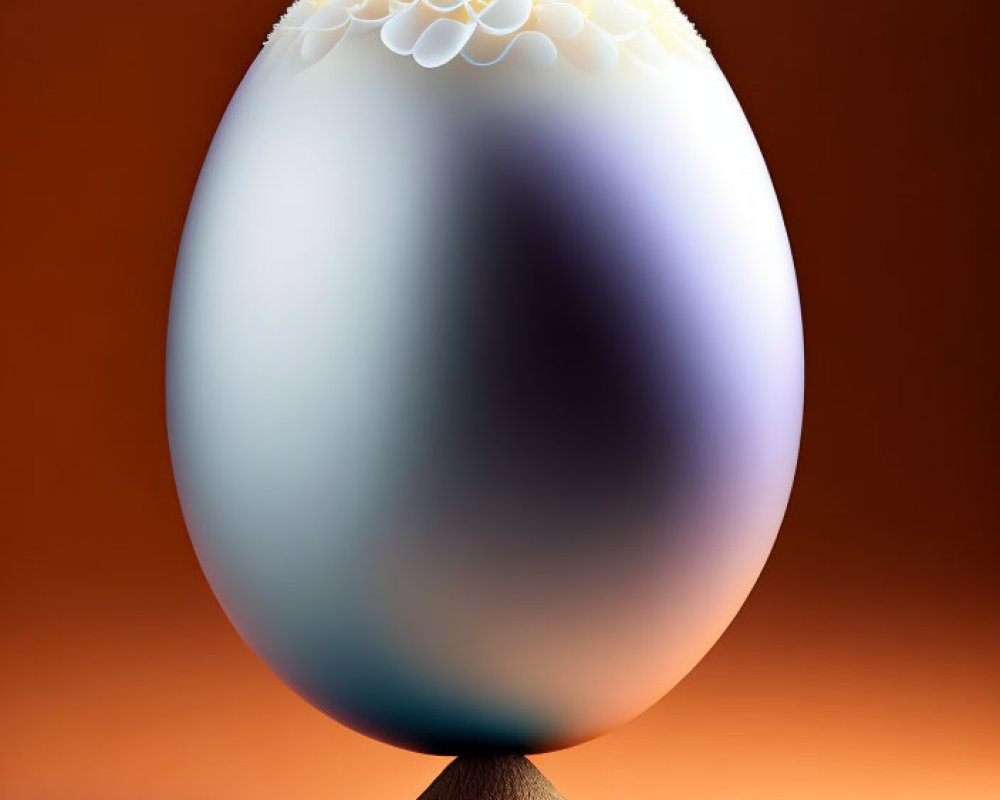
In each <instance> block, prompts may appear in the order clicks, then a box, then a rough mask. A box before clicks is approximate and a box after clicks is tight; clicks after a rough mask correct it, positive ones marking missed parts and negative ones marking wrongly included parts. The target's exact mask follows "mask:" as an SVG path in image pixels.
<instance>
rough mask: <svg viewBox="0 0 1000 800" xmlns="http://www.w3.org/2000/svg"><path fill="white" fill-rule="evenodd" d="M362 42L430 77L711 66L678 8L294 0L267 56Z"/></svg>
mask: <svg viewBox="0 0 1000 800" xmlns="http://www.w3.org/2000/svg"><path fill="white" fill-rule="evenodd" d="M365 34H378V35H379V36H380V38H381V40H382V43H383V44H384V45H385V46H386V47H387V48H388V49H389V50H391V51H392V52H394V53H398V54H399V55H402V56H411V57H412V58H413V60H414V61H416V63H417V64H419V65H420V66H422V67H428V68H433V67H440V66H442V65H444V64H447V63H449V62H451V61H452V60H454V59H456V58H458V57H461V58H462V59H464V60H465V61H467V62H469V63H471V64H475V65H478V66H491V65H495V64H499V63H501V62H504V63H505V64H516V65H520V66H526V67H529V68H545V67H548V66H551V65H552V64H554V63H555V62H556V60H557V59H558V58H559V57H560V56H562V57H563V58H565V59H566V60H567V61H569V62H570V63H572V64H573V65H575V66H576V67H578V68H580V69H582V70H585V71H593V72H600V71H604V70H608V69H611V68H612V67H615V66H616V65H621V64H626V63H630V64H635V65H645V66H652V67H664V66H667V65H669V63H670V62H671V60H673V59H677V58H681V59H684V60H687V61H695V62H705V61H709V62H710V61H711V57H710V55H709V50H708V46H707V45H706V44H705V40H704V39H703V38H702V37H701V36H700V35H699V34H698V32H697V31H696V30H695V27H694V25H692V24H691V22H690V21H689V20H688V18H687V17H686V16H685V15H684V13H683V12H682V11H681V10H680V9H679V8H678V7H677V5H676V3H674V2H673V0H296V2H294V3H293V4H292V5H291V7H290V8H289V9H288V10H287V11H286V12H285V14H284V16H282V18H281V20H280V21H279V22H278V23H277V25H275V26H274V31H273V32H272V33H271V35H270V37H269V38H268V41H267V47H269V48H271V47H281V48H286V47H287V48H290V49H297V50H298V55H299V56H300V57H301V58H302V59H303V60H304V61H305V62H306V63H307V64H311V63H315V62H316V61H319V59H321V58H324V57H325V56H327V55H328V54H329V53H330V52H331V51H332V50H333V49H334V48H336V47H337V46H338V45H339V44H341V42H343V41H346V40H349V39H351V38H353V37H355V36H359V35H365Z"/></svg>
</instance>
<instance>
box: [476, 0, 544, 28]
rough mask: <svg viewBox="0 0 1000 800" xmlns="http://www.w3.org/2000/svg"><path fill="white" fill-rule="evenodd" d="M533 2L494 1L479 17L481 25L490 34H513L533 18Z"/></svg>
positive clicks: (516, 0) (527, 0)
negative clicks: (529, 18)
mask: <svg viewBox="0 0 1000 800" xmlns="http://www.w3.org/2000/svg"><path fill="white" fill-rule="evenodd" d="M531 4H532V0H493V2H492V3H490V4H489V5H488V6H486V8H485V9H484V10H483V12H482V13H481V14H480V15H479V24H480V25H482V26H483V27H484V28H486V30H488V31H489V32H490V33H498V34H499V33H513V32H514V31H516V30H518V29H519V28H521V27H523V26H524V23H525V22H527V21H528V17H529V16H531Z"/></svg>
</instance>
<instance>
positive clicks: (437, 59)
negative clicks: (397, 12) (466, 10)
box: [383, 17, 476, 69]
mask: <svg viewBox="0 0 1000 800" xmlns="http://www.w3.org/2000/svg"><path fill="white" fill-rule="evenodd" d="M390 22H391V20H390ZM475 29H476V23H475V22H464V23H463V22H458V21H457V20H453V19H446V18H443V17H442V18H441V19H436V20H434V22H432V23H431V24H430V25H428V26H427V30H425V31H424V32H423V33H422V34H421V35H420V38H419V39H418V40H417V43H416V45H414V47H413V60H414V61H416V62H417V63H418V64H419V65H420V66H422V67H427V68H428V69H433V68H434V67H440V66H441V65H442V64H447V63H448V62H449V61H451V60H452V59H453V58H454V57H455V56H457V55H458V54H459V52H461V50H462V48H463V47H465V43H466V42H467V41H469V37H470V36H472V32H473V31H474V30H475ZM383 30H385V28H383Z"/></svg>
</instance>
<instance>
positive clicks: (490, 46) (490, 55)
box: [462, 25, 516, 67]
mask: <svg viewBox="0 0 1000 800" xmlns="http://www.w3.org/2000/svg"><path fill="white" fill-rule="evenodd" d="M515 35H516V34H513V33H510V34H507V35H505V36H504V35H499V36H498V35H496V34H493V33H490V32H488V31H487V30H485V29H484V28H483V27H482V26H481V25H477V26H476V30H475V31H473V33H472V36H471V37H470V38H469V41H468V42H467V43H466V45H465V47H464V48H463V49H462V57H463V58H464V59H465V60H466V61H468V62H469V63H470V64H475V65H476V66H480V67H484V66H486V65H487V64H495V63H497V61H499V60H500V58H501V56H503V54H504V53H505V52H506V51H507V48H508V47H510V45H511V42H513V41H514V36H515Z"/></svg>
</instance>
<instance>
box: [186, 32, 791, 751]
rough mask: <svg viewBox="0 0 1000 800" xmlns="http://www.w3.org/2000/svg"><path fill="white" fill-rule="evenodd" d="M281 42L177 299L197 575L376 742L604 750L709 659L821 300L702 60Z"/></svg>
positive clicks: (285, 663)
mask: <svg viewBox="0 0 1000 800" xmlns="http://www.w3.org/2000/svg"><path fill="white" fill-rule="evenodd" d="M280 44H281V43H277V45H278V46H274V47H268V48H266V49H265V50H264V51H263V52H262V54H261V56H260V57H259V58H258V59H257V61H256V62H255V64H254V65H253V66H252V67H251V69H250V70H249V72H248V73H247V75H246V77H245V78H244V80H243V82H242V84H241V85H240V87H239V89H238V91H237V92H236V94H235V96H234V97H233V100H232V102H231V104H230V106H229V109H228V110H227V112H226V114H225V117H224V119H223V121H222V123H221V125H220V127H219V129H218V132H217V134H216V136H215V139H214V141H213V143H212V146H211V150H210V152H209V155H208V157H207V159H206V161H205V165H204V168H203V171H202V174H201V177H200V179H199V182H198V186H197V190H196V193H195V196H194V199H193V201H192V204H191V209H190V213H189V216H188V220H187V224H186V227H185V230H184V236H183V241H182V245H181V251H180V255H179V258H178V264H177V271H176V276H175V279H174V287H173V296H172V302H171V311H170V326H169V335H168V353H167V410H168V427H169V436H170V447H171V455H172V459H173V464H174V470H175V476H176V482H177V487H178V492H179V495H180V499H181V503H182V507H183V511H184V517H185V520H186V522H187V525H188V528H189V531H190V535H191V539H192V541H193V543H194V546H195V549H196V551H197V554H198V558H199V560H200V562H201V565H202V567H203V569H204V571H205V574H206V575H207V577H208V579H209V581H210V583H211V585H212V588H213V590H214V591H215V593H216V594H217V596H218V598H219V600H220V602H221V603H222V605H223V607H224V609H225V611H226V613H227V614H228V616H229V618H230V619H231V620H232V622H233V624H234V625H235V626H236V628H237V629H238V631H239V632H240V634H241V635H242V636H243V637H244V638H245V639H246V641H247V642H248V643H249V644H250V646H251V647H252V648H253V649H254V650H255V651H256V652H257V653H258V654H260V656H261V657H262V658H263V659H264V660H265V661H266V662H267V663H268V664H269V665H270V666H271V667H272V668H273V670H274V671H275V672H276V673H277V674H278V675H279V676H280V677H281V678H282V679H283V680H284V681H286V682H287V683H288V684H289V685H290V686H291V687H293V688H294V689H295V690H296V691H297V692H299V693H300V694H301V695H302V696H303V697H305V698H306V699H307V700H308V701H309V702H311V703H313V704H314V705H316V706H317V707H318V708H320V709H322V710H323V711H324V712H326V713H327V714H329V715H330V716H332V717H334V718H335V719H337V720H339V721H341V722H342V723H344V724H346V725H348V726H350V727H352V728H354V729H356V730H358V731H361V732H363V733H365V734H367V735H370V736H373V737H375V738H378V739H381V740H383V741H387V742H390V743H393V744H397V745H400V746H403V747H408V748H412V749H416V750H421V751H424V752H430V753H466V752H496V751H499V752H538V751H544V750H551V749H556V748H560V747H565V746H568V745H571V744H575V743H578V742H581V741H585V740H587V739H589V738H592V737H594V736H597V735H599V734H601V733H603V732H605V731H607V730H609V729H611V728H613V727H615V726H616V725H619V724H621V723H623V722H625V721H627V720H628V719H630V718H632V717H634V716H635V715H636V714H638V713H640V712H641V711H643V710H644V709H646V708H648V707H649V706H650V705H652V704H653V703H654V702H656V701H657V700H658V699H659V698H660V697H662V696H663V695H664V694H665V693H666V692H667V691H668V690H669V689H670V688H671V687H672V686H673V685H674V684H676V683H677V681H679V680H680V679H681V678H682V677H683V676H684V675H685V674H686V673H687V672H688V671H689V670H690V669H691V668H692V667H693V666H694V665H695V664H696V663H697V661H698V660H699V659H700V658H701V657H702V656H703V655H704V654H705V653H706V652H707V650H708V649H709V648H710V647H711V646H712V644H713V643H714V642H715V641H716V639H717V638H718V637H719V636H720V635H721V633H722V632H723V630H724V629H725V627H726V626H727V625H728V624H729V622H730V621H731V620H732V618H733V616H734V615H735V614H736V612H737V611H738V609H739V608H740V606H741V605H742V603H743V602H744V600H745V598H746V597H747V594H748V593H749V591H750V589H751V588H752V586H753V584H754V582H755V580H756V579H757V576H758V574H759V573H760V570H761V568H762V566H763V564H764V562H765V560H766V558H767V555H768V553H769V551H770V549H771V546H772V544H773V541H774V537H775V535H776V532H777V530H778V527H779V525H780V523H781V519H782V516H783V513H784V509H785V505H786V502H787V499H788V495H789V491H790V487H791V484H792V478H793V473H794V469H795V463H796V457H797V449H798V441H799V430H800V423H801V412H802V388H803V387H802V380H803V355H802V339H801V323H800V316H799V305H798V297H797V291H796V285H795V278H794V272H793V267H792V260H791V256H790V252H789V247H788V241H787V238H786V235H785V230H784V225H783V222H782V218H781V214H780V211H779V207H778V204H777V201H776V199H775V195H774V191H773V189H772V186H771V181H770V179H769V177H768V173H767V170H766V168H765V165H764V162H763V159H762V158H761V154H760V151H759V149H758V147H757V144H756V142H755V140H754V137H753V134H752V132H751V130H750V128H749V126H748V124H747V122H746V119H745V118H744V115H743V113H742V111H741V109H740V107H739V104H738V103H737V101H736V99H735V97H734V96H733V93H732V91H731V89H730V87H729V85H728V84H727V82H726V80H725V78H724V77H723V75H722V73H721V72H720V71H719V69H718V68H717V66H715V64H714V62H711V60H710V59H709V63H707V64H692V63H689V62H686V61H684V60H676V61H674V62H671V63H670V65H669V66H668V67H666V68H662V69H646V68H641V67H635V68H632V67H629V68H624V67H622V68H615V69H611V70H608V71H606V72H603V73H599V74H595V73H593V72H585V71H581V70H579V69H577V68H576V67H575V66H574V65H573V62H572V59H571V58H570V57H569V56H568V55H566V54H563V53H561V54H560V55H559V57H558V58H557V59H556V58H555V55H554V53H553V54H551V56H552V57H551V58H550V59H549V60H550V62H551V66H550V67H549V68H547V69H544V70H542V71H531V70H525V69H522V66H523V64H520V65H519V62H518V61H516V60H515V59H511V61H510V62H509V63H508V62H504V63H502V64H499V65H497V66H496V67H488V68H480V67H476V66H473V65H472V64H470V63H468V62H466V61H464V60H463V59H460V58H458V59H453V60H451V61H449V62H447V63H445V64H443V65H442V66H439V67H438V68H436V69H424V68H422V67H421V66H420V65H419V64H418V63H416V62H415V61H414V60H413V59H412V58H409V57H406V56H401V55H398V54H396V53H393V52H392V51H390V50H389V49H388V48H387V47H386V46H384V45H383V43H382V42H381V40H380V38H379V37H378V36H368V37H363V36H358V37H353V38H352V37H351V34H350V33H348V34H346V35H345V36H344V38H343V40H342V41H340V42H339V43H338V44H337V45H336V47H335V48H334V49H332V50H331V51H330V52H329V53H328V54H327V55H326V56H324V57H323V58H321V59H320V60H318V61H316V62H315V63H313V64H310V65H305V64H303V63H302V62H301V60H300V59H299V58H298V56H297V55H296V54H295V53H291V51H288V50H283V49H282V47H281V46H280ZM528 62H530V59H528ZM619 66H621V65H619ZM248 703H252V698H248Z"/></svg>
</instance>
